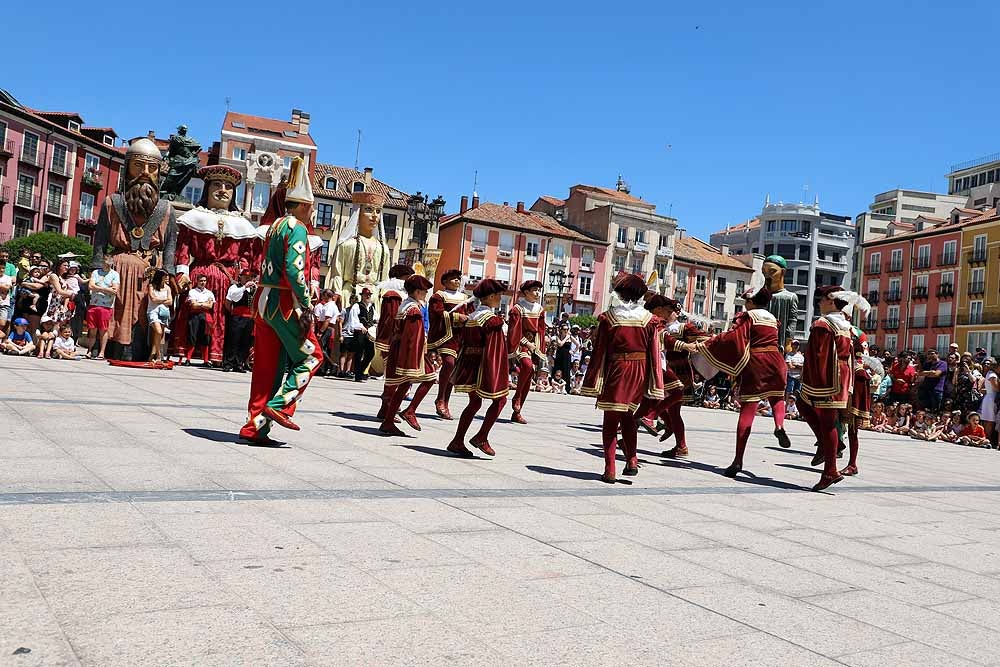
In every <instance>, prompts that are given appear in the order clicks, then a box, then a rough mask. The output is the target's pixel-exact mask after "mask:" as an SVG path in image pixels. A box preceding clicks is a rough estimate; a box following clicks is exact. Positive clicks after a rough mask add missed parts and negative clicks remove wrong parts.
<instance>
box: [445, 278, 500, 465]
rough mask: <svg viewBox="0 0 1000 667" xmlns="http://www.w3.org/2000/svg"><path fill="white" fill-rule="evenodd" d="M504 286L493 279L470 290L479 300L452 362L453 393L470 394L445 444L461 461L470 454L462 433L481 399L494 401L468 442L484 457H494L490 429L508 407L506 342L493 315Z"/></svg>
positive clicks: (479, 405) (487, 279)
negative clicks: (453, 432) (448, 441)
mask: <svg viewBox="0 0 1000 667" xmlns="http://www.w3.org/2000/svg"><path fill="white" fill-rule="evenodd" d="M506 289H507V288H506V287H505V286H504V284H503V283H501V282H499V281H497V280H494V279H493V278H485V279H483V280H480V281H479V284H477V285H476V288H475V289H474V290H473V291H472V293H473V295H474V296H475V297H476V298H477V299H479V306H478V307H477V308H476V309H475V310H473V311H472V313H471V314H470V315H469V318H468V320H467V321H466V322H465V323H464V326H463V329H462V347H461V350H460V351H459V353H458V360H457V362H456V363H455V374H454V376H453V381H454V383H455V391H458V392H461V393H463V394H468V395H469V405H468V406H467V407H466V408H465V410H464V411H463V412H462V416H461V417H459V419H458V429H457V430H456V431H455V437H454V438H452V440H451V442H450V443H449V444H448V451H449V452H451V453H453V454H458V455H459V456H461V457H464V458H471V457H472V456H473V454H472V452H471V451H470V450H469V449H468V448H467V447H466V446H465V434H466V433H467V432H468V431H469V427H470V426H471V425H472V420H473V419H474V418H475V416H476V413H477V412H479V408H480V407H482V405H483V399H486V400H489V401H493V403H492V404H491V405H490V407H489V409H488V410H487V411H486V417H485V418H484V419H483V425H482V426H481V427H480V429H479V432H478V433H476V435H474V436H473V437H472V439H471V440H470V441H469V444H470V445H472V446H473V447H475V448H477V449H479V450H481V451H482V452H483V453H484V454H486V455H487V456H495V455H496V452H495V451H493V447H491V446H490V441H489V436H490V429H492V428H493V424H495V423H496V421H497V418H498V417H499V416H500V411H501V410H503V406H504V405H506V404H507V392H508V391H509V389H510V373H509V372H508V365H507V341H506V340H505V339H504V334H503V324H504V322H503V318H502V317H500V316H499V315H497V314H496V309H497V308H498V307H499V306H500V300H501V298H502V296H503V293H504V291H506Z"/></svg>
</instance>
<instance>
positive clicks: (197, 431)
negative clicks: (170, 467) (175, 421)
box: [181, 428, 244, 444]
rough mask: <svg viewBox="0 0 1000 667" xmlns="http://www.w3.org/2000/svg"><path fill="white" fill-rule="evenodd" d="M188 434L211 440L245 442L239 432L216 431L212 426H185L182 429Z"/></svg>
mask: <svg viewBox="0 0 1000 667" xmlns="http://www.w3.org/2000/svg"><path fill="white" fill-rule="evenodd" d="M181 430H182V431H184V432H185V433H187V434H188V435H193V436H194V437H196V438H201V439H202V440H211V441H212V442H232V443H236V444H244V443H243V442H242V441H241V440H240V436H239V434H238V433H233V432H232V431H216V430H214V429H210V428H183V429H181Z"/></svg>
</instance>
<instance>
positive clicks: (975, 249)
mask: <svg viewBox="0 0 1000 667" xmlns="http://www.w3.org/2000/svg"><path fill="white" fill-rule="evenodd" d="M972 254H974V255H975V256H976V257H985V256H986V234H980V235H979V236H977V237H976V238H975V239H974V240H973V242H972Z"/></svg>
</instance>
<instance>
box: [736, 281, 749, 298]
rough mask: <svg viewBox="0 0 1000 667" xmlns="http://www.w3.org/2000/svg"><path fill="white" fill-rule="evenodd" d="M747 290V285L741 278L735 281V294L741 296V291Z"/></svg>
mask: <svg viewBox="0 0 1000 667" xmlns="http://www.w3.org/2000/svg"><path fill="white" fill-rule="evenodd" d="M745 291H747V285H746V283H745V282H743V281H742V280H737V281H736V296H741V295H742V294H743V292H745Z"/></svg>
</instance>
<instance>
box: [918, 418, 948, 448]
mask: <svg viewBox="0 0 1000 667" xmlns="http://www.w3.org/2000/svg"><path fill="white" fill-rule="evenodd" d="M950 430H951V413H950V412H942V413H941V414H940V415H938V418H937V422H932V423H931V424H930V427H929V428H928V429H927V437H926V438H924V439H925V440H927V441H929V442H935V441H936V440H939V439H941V436H943V435H944V434H945V433H947V432H949V431H950Z"/></svg>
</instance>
